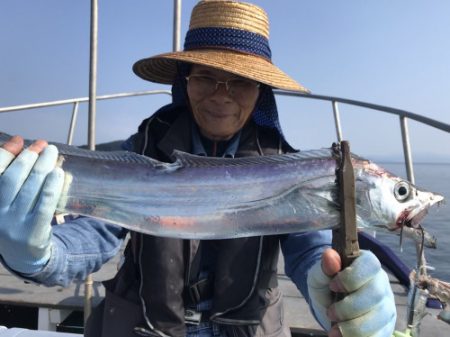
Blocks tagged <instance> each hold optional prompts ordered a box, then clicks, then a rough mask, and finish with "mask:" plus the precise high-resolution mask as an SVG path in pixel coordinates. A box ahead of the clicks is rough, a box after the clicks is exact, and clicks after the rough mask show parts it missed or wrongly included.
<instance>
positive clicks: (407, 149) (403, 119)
mask: <svg viewBox="0 0 450 337" xmlns="http://www.w3.org/2000/svg"><path fill="white" fill-rule="evenodd" d="M274 92H275V94H276V95H279V96H294V97H301V98H306V99H315V100H322V101H328V102H330V103H331V105H332V111H333V117H334V124H335V130H336V138H337V141H338V142H340V141H342V139H343V135H342V128H341V118H340V113H339V103H342V104H347V105H353V106H359V107H364V108H368V109H373V110H378V111H381V112H384V113H389V114H394V115H397V116H398V117H399V120H400V131H401V135H402V145H403V155H404V161H405V169H406V174H407V178H408V180H409V181H410V182H412V183H414V182H415V178H414V165H413V160H412V156H411V144H410V136H409V129H408V119H411V120H414V121H416V122H419V123H422V124H425V125H428V126H430V127H433V128H435V129H438V130H441V131H444V132H447V133H450V124H446V123H443V122H440V121H437V120H435V119H431V118H428V117H425V116H422V115H419V114H416V113H413V112H409V111H406V110H401V109H397V108H392V107H388V106H383V105H379V104H373V103H367V102H362V101H357V100H353V99H347V98H341V97H333V96H325V95H316V94H306V93H297V92H290V91H283V90H275V91H274ZM158 94H165V95H171V92H170V90H148V91H136V92H125V93H117V94H110V95H101V96H97V97H96V100H109V99H121V98H127V97H136V96H148V95H158ZM88 102H89V98H88V97H81V98H71V99H64V100H57V101H50V102H42V103H34V104H24V105H15V106H9V107H3V108H2V107H0V113H6V112H14V111H20V110H28V109H37V108H45V107H53V106H59V105H72V117H71V122H70V126H69V131H68V134H67V144H72V140H73V134H74V129H75V126H76V122H77V116H78V108H79V105H80V103H88Z"/></svg>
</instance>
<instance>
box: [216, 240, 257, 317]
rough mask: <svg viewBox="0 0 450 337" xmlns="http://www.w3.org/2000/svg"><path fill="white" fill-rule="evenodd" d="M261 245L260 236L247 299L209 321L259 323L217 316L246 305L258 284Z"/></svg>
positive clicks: (218, 313) (217, 314) (218, 314)
mask: <svg viewBox="0 0 450 337" xmlns="http://www.w3.org/2000/svg"><path fill="white" fill-rule="evenodd" d="M262 245H263V237H262V236H260V237H259V251H258V258H257V264H256V270H255V274H254V276H253V284H252V288H251V289H250V292H249V293H248V295H247V297H245V298H244V300H243V301H242V302H241V303H240V304H238V305H237V306H235V307H233V308H229V309H227V310H225V311H223V312H217V313H215V314H213V315H211V318H210V320H211V321H215V322H219V321H221V322H223V323H226V322H228V324H231V323H237V324H239V323H240V324H245V323H247V324H251V323H252V322H254V323H255V324H257V323H260V322H259V321H245V320H238V319H236V320H234V319H229V318H220V317H219V316H223V315H225V314H227V313H229V312H230V311H233V310H238V309H240V308H242V307H243V306H244V305H245V304H246V303H247V301H248V300H249V298H250V297H251V296H252V294H253V292H254V291H255V288H256V284H257V283H258V274H259V269H260V268H261V255H262ZM216 319H217V320H216Z"/></svg>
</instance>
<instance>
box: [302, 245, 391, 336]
mask: <svg viewBox="0 0 450 337" xmlns="http://www.w3.org/2000/svg"><path fill="white" fill-rule="evenodd" d="M307 283H308V292H309V296H310V304H311V307H312V309H313V311H314V314H315V316H316V318H317V320H318V321H319V323H320V324H321V325H322V326H323V327H324V328H325V329H326V330H327V331H329V330H330V329H331V319H330V317H329V316H331V315H332V314H331V313H332V312H333V311H334V312H335V316H334V317H332V319H333V321H334V320H335V321H336V322H337V324H338V327H339V331H340V332H341V334H342V336H344V337H347V336H351V337H366V336H371V337H388V336H389V337H390V336H391V335H392V332H393V331H394V328H395V321H396V318H397V312H396V307H395V300H394V294H393V293H392V289H391V286H390V284H389V278H388V276H387V274H386V272H385V271H384V270H383V269H382V268H381V265H380V262H379V261H378V259H377V258H376V256H375V255H374V254H373V253H372V252H370V251H364V250H363V251H361V255H360V256H359V257H358V258H357V259H355V260H354V261H353V263H352V264H351V265H350V266H349V267H347V268H345V269H344V270H342V271H340V272H339V273H338V274H337V275H336V276H335V277H334V278H333V277H329V276H327V275H326V274H325V273H324V272H323V270H322V263H321V261H319V262H317V263H316V264H315V265H314V266H313V267H312V268H311V270H310V271H309V273H308V280H307ZM330 283H334V284H333V285H331V284H330ZM337 283H339V284H340V286H342V287H344V288H345V290H346V294H347V295H346V296H345V297H344V298H343V299H342V300H340V301H338V302H335V303H334V293H333V292H332V290H331V288H334V287H335V286H336V284H337ZM330 285H331V288H330ZM331 335H333V336H334V335H335V334H331Z"/></svg>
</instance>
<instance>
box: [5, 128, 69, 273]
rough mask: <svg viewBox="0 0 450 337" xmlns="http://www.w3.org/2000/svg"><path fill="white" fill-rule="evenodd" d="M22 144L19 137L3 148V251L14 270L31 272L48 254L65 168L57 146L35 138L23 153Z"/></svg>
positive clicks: (34, 270) (46, 260)
mask: <svg viewBox="0 0 450 337" xmlns="http://www.w3.org/2000/svg"><path fill="white" fill-rule="evenodd" d="M22 147H23V139H22V138H20V137H17V136H16V137H13V138H12V139H11V140H10V141H8V142H7V143H5V144H4V145H3V148H0V255H1V256H2V258H3V259H4V261H5V262H6V264H7V265H8V266H9V267H10V268H11V269H13V270H15V271H18V272H20V273H24V274H31V273H35V272H37V271H39V270H41V269H42V268H43V267H44V266H45V264H46V263H47V262H48V260H49V258H50V254H51V235H52V229H51V220H52V217H53V214H54V212H55V209H56V205H57V202H58V199H59V195H60V193H61V190H62V185H63V182H64V172H63V170H62V169H61V168H55V164H56V160H57V157H58V150H57V149H56V147H55V146H53V145H49V146H47V143H46V142H45V141H37V142H35V143H33V144H32V145H31V146H30V147H29V148H27V149H25V150H23V151H22V152H20V151H21V150H22ZM5 149H7V150H5ZM19 153H20V154H19ZM17 154H19V155H18V156H17V157H15V156H16V155H17Z"/></svg>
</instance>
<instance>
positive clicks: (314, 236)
mask: <svg viewBox="0 0 450 337" xmlns="http://www.w3.org/2000/svg"><path fill="white" fill-rule="evenodd" d="M331 239H332V236H331V230H322V231H314V232H306V233H295V234H288V235H286V236H284V237H283V238H282V239H281V251H282V252H283V256H284V269H285V273H286V275H287V276H289V278H290V279H291V280H292V281H293V282H294V283H295V285H296V286H297V288H298V289H299V290H300V292H301V293H302V295H303V296H304V297H305V299H306V300H307V301H308V303H309V295H308V286H307V284H306V279H307V276H308V271H309V269H310V268H311V267H312V266H313V265H314V264H315V263H316V262H317V261H318V260H320V258H321V257H322V253H323V251H324V250H325V249H327V248H329V247H331Z"/></svg>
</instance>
